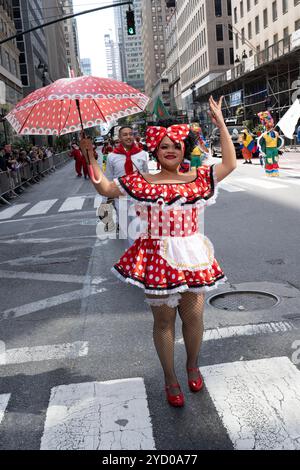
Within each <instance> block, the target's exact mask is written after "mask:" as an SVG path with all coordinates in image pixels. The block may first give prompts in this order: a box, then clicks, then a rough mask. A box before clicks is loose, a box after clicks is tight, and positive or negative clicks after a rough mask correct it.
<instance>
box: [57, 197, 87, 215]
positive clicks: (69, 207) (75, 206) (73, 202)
mask: <svg viewBox="0 0 300 470" xmlns="http://www.w3.org/2000/svg"><path fill="white" fill-rule="evenodd" d="M84 201H85V197H82V196H78V197H77V196H76V197H68V198H67V199H66V200H65V202H64V203H63V204H62V206H61V207H60V208H59V209H58V212H68V211H79V210H81V209H82V206H83V204H84Z"/></svg>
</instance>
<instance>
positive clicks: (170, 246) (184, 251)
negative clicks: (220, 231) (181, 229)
mask: <svg viewBox="0 0 300 470" xmlns="http://www.w3.org/2000/svg"><path fill="white" fill-rule="evenodd" d="M159 255H160V256H161V257H162V258H163V259H164V260H166V261H167V263H168V264H169V265H170V266H171V267H172V268H174V269H177V270H181V271H182V270H186V271H199V270H205V269H209V268H211V267H212V264H213V262H214V247H213V245H212V243H211V242H210V240H209V239H208V238H207V237H205V236H204V235H202V234H201V233H199V232H198V233H196V234H195V235H192V236H190V237H166V238H165V239H162V240H160V248H159Z"/></svg>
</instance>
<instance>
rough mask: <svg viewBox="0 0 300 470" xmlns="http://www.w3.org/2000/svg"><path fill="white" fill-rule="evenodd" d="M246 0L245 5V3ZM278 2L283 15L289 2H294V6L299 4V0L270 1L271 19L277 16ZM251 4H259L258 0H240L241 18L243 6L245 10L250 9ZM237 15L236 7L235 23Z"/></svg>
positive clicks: (243, 11) (243, 12)
mask: <svg viewBox="0 0 300 470" xmlns="http://www.w3.org/2000/svg"><path fill="white" fill-rule="evenodd" d="M245 1H246V5H245ZM278 2H280V3H281V5H282V14H283V15H284V14H285V13H287V12H288V9H289V2H294V6H297V5H300V0H278V1H277V0H275V1H273V2H272V16H273V21H276V20H277V17H278ZM252 4H253V5H254V6H256V5H258V4H259V0H241V1H240V8H239V10H240V17H241V18H243V17H244V15H245V6H246V8H247V12H249V11H251V8H252ZM237 17H238V7H235V8H234V22H235V23H237Z"/></svg>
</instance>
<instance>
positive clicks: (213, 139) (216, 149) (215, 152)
mask: <svg viewBox="0 0 300 470" xmlns="http://www.w3.org/2000/svg"><path fill="white" fill-rule="evenodd" d="M227 129H228V132H229V134H230V135H231V139H232V142H233V145H234V147H235V151H236V157H237V158H242V157H243V155H242V151H241V147H240V143H239V135H240V133H241V132H242V130H243V129H246V128H245V126H227ZM249 132H250V131H249ZM253 137H254V138H255V136H253ZM210 146H211V153H212V156H213V157H221V156H222V153H221V142H220V129H219V128H218V127H215V128H214V129H213V131H212V134H211V136H210Z"/></svg>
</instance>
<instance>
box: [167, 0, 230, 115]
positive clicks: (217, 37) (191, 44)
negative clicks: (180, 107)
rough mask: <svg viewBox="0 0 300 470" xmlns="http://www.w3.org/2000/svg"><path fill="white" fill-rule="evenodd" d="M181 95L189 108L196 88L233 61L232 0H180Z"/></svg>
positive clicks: (178, 19)
mask: <svg viewBox="0 0 300 470" xmlns="http://www.w3.org/2000/svg"><path fill="white" fill-rule="evenodd" d="M176 4H177V25H178V43H179V54H180V55H179V60H180V76H181V87H182V98H183V102H184V106H185V109H188V108H189V109H190V108H191V105H192V102H193V91H196V90H197V89H198V88H200V87H201V86H203V85H204V84H205V83H208V82H210V81H211V80H213V79H214V78H215V77H216V76H218V74H220V73H222V72H223V71H225V70H228V69H229V68H230V67H231V66H232V64H233V63H234V53H233V41H232V32H231V27H230V26H231V23H232V16H231V12H232V9H231V0H198V1H197V2H191V1H190V0H177V2H176Z"/></svg>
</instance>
